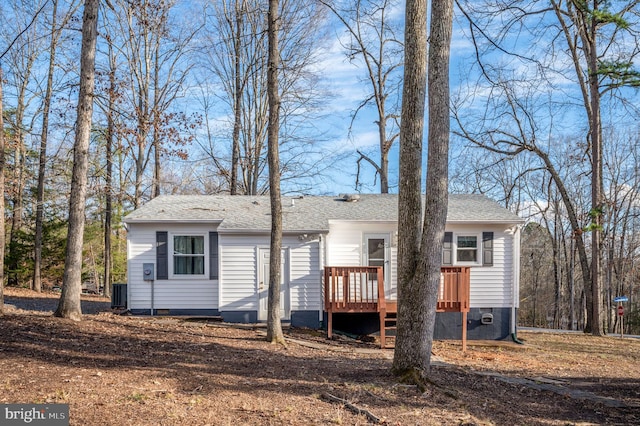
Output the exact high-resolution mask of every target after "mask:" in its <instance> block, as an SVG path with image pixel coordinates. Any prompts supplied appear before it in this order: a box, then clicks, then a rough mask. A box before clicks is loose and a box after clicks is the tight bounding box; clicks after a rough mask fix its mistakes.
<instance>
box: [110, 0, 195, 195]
mask: <svg viewBox="0 0 640 426" xmlns="http://www.w3.org/2000/svg"><path fill="white" fill-rule="evenodd" d="M111 4H112V5H113V6H114V9H113V12H112V15H111V16H110V19H109V20H108V23H107V25H110V26H113V27H115V28H114V30H113V31H111V30H109V32H110V34H111V35H112V37H111V39H110V40H109V42H110V43H113V44H114V46H117V47H115V48H117V49H121V50H120V52H119V53H120V55H121V57H122V59H123V60H124V61H125V67H126V68H127V71H126V72H125V74H124V76H125V78H126V79H127V80H128V81H127V86H126V87H123V102H124V105H125V111H123V113H124V114H123V117H127V118H128V125H127V131H126V132H125V133H126V136H127V137H128V144H129V155H130V156H131V158H132V160H133V163H134V164H133V169H134V171H133V186H134V190H133V197H132V202H133V205H134V207H138V206H139V205H140V203H142V201H143V200H144V198H145V197H146V198H153V197H156V196H157V195H158V194H160V192H161V187H162V178H161V176H162V172H161V170H162V161H161V158H162V157H163V156H165V155H168V154H170V155H176V156H178V157H181V158H186V157H187V155H188V154H187V151H186V150H185V149H184V148H183V146H184V145H185V144H187V143H188V142H189V141H190V137H189V136H187V135H186V134H185V133H184V132H183V131H182V130H183V127H186V126H188V125H189V124H191V120H190V118H191V117H190V116H188V115H186V114H184V113H183V112H181V111H176V110H175V105H174V104H175V101H176V99H177V98H179V97H180V96H181V94H182V90H183V89H184V86H185V82H186V80H187V77H188V75H189V73H190V70H191V68H192V66H193V65H192V62H191V61H187V60H185V59H186V58H185V56H186V55H187V53H188V51H189V47H190V44H191V42H192V40H193V38H194V37H195V35H196V34H197V32H198V31H199V29H200V27H199V26H195V28H194V27H189V28H188V27H187V26H183V25H180V23H179V22H175V20H176V19H177V16H178V15H176V11H175V9H176V8H175V5H176V3H175V1H164V0H135V1H128V0H117V1H114V2H112V3H111ZM150 166H151V167H152V172H151V176H152V177H151V183H150V184H147V177H148V176H147V175H148V170H149V167H150ZM147 188H150V189H149V190H147Z"/></svg>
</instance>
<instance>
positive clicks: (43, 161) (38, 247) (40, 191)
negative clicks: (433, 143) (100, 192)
mask: <svg viewBox="0 0 640 426" xmlns="http://www.w3.org/2000/svg"><path fill="white" fill-rule="evenodd" d="M57 15H58V0H54V2H53V10H52V11H51V42H50V44H49V71H48V72H47V89H46V93H45V97H44V105H43V111H42V133H41V137H40V155H39V160H38V161H39V162H38V187H37V189H36V230H35V237H34V242H33V245H34V249H33V282H32V283H31V288H32V289H33V290H35V291H37V292H40V291H42V277H41V275H40V271H41V269H42V239H43V237H42V223H43V221H44V180H45V172H46V167H47V137H48V133H49V111H50V109H51V96H52V92H53V71H54V67H55V58H56V48H57V45H58V34H59V32H58V30H57V29H56V22H57V19H56V18H57Z"/></svg>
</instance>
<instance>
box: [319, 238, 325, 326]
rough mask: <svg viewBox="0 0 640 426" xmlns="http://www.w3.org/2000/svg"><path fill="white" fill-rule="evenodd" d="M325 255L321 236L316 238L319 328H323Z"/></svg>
mask: <svg viewBox="0 0 640 426" xmlns="http://www.w3.org/2000/svg"><path fill="white" fill-rule="evenodd" d="M326 256H327V253H325V244H324V238H323V235H322V234H320V235H319V237H318V257H319V259H318V263H319V264H320V309H319V310H318V317H319V318H318V320H319V321H320V327H321V328H322V327H324V324H323V322H324V266H325V259H326Z"/></svg>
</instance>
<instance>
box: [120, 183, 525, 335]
mask: <svg viewBox="0 0 640 426" xmlns="http://www.w3.org/2000/svg"><path fill="white" fill-rule="evenodd" d="M282 203H283V213H282V216H283V245H282V247H283V248H282V260H283V262H282V265H283V266H282V268H283V270H282V293H281V299H282V310H281V312H282V320H283V322H290V324H291V325H292V326H306V327H313V328H320V327H322V326H323V325H326V318H327V314H326V312H325V309H324V304H323V271H324V270H325V267H328V266H334V267H339V266H357V265H362V266H382V267H383V271H384V272H383V273H384V293H385V297H386V298H387V299H389V300H393V299H395V298H396V294H397V293H396V276H397V274H396V258H397V238H398V237H397V235H398V233H397V217H398V196H397V195H395V194H370V195H352V196H338V197H331V196H304V197H303V196H294V197H284V198H283V200H282ZM124 222H125V225H126V228H127V259H128V268H127V270H128V285H127V290H126V292H127V293H126V295H127V303H128V309H129V310H130V311H131V312H132V313H134V314H152V315H219V316H222V317H223V319H224V321H227V322H246V323H255V322H260V321H265V320H266V315H267V314H266V312H267V286H268V282H269V278H268V274H269V256H270V253H269V238H270V226H271V216H270V204H269V198H268V196H229V195H213V196H199V195H184V196H183V195H175V196H174V195H167V196H160V197H157V198H154V199H153V200H151V201H149V202H148V203H146V204H145V205H143V206H142V207H140V208H138V209H137V210H135V211H133V212H132V213H130V214H129V215H128V216H126V217H125V219H124ZM522 223H523V221H522V219H521V218H519V217H518V216H516V215H515V214H513V213H511V212H510V211H508V210H507V209H505V208H503V207H501V206H500V205H499V204H497V203H496V202H494V201H492V200H490V199H489V198H487V197H486V196H483V195H457V194H452V195H450V196H449V206H448V215H447V224H446V233H445V244H444V250H443V266H444V265H452V266H464V267H468V270H470V279H469V281H470V309H469V312H468V319H467V325H468V328H467V330H468V337H469V338H470V339H503V338H507V337H509V335H511V334H513V333H515V327H516V309H517V308H518V290H519V289H518V285H519V253H520V225H521V224H522ZM364 320H366V318H364ZM362 322H363V318H359V319H357V320H356V317H355V316H348V314H344V315H343V318H342V319H340V318H336V320H334V327H336V328H340V327H345V328H347V329H348V328H349V325H350V324H351V325H353V324H355V323H362ZM341 324H342V325H341ZM369 324H373V327H379V325H378V323H377V322H376V321H373V322H369ZM460 330H461V316H460V315H459V314H457V313H451V312H443V313H438V314H437V321H436V331H435V338H452V339H459V338H460Z"/></svg>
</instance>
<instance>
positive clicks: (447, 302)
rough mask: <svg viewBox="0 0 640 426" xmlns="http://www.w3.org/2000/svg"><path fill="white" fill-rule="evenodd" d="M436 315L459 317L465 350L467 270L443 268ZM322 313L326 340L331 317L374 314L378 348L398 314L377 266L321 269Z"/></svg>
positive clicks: (384, 342)
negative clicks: (334, 315)
mask: <svg viewBox="0 0 640 426" xmlns="http://www.w3.org/2000/svg"><path fill="white" fill-rule="evenodd" d="M441 271H442V273H441V275H440V276H441V278H440V288H439V290H438V305H437V307H436V312H461V313H462V350H463V351H464V350H466V348H467V313H468V312H469V285H470V279H469V278H470V268H469V267H443V268H442V269H441ZM324 310H325V311H326V312H327V319H328V323H327V336H328V337H329V338H330V337H331V335H332V332H333V329H332V328H333V314H334V313H370V312H377V313H378V315H379V318H380V346H381V347H382V348H384V347H385V346H386V330H388V329H392V328H393V327H389V326H388V322H390V317H389V315H390V314H392V315H395V314H396V313H397V312H398V304H397V301H396V300H387V299H386V297H385V292H384V273H383V269H382V267H381V266H326V267H325V268H324Z"/></svg>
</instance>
